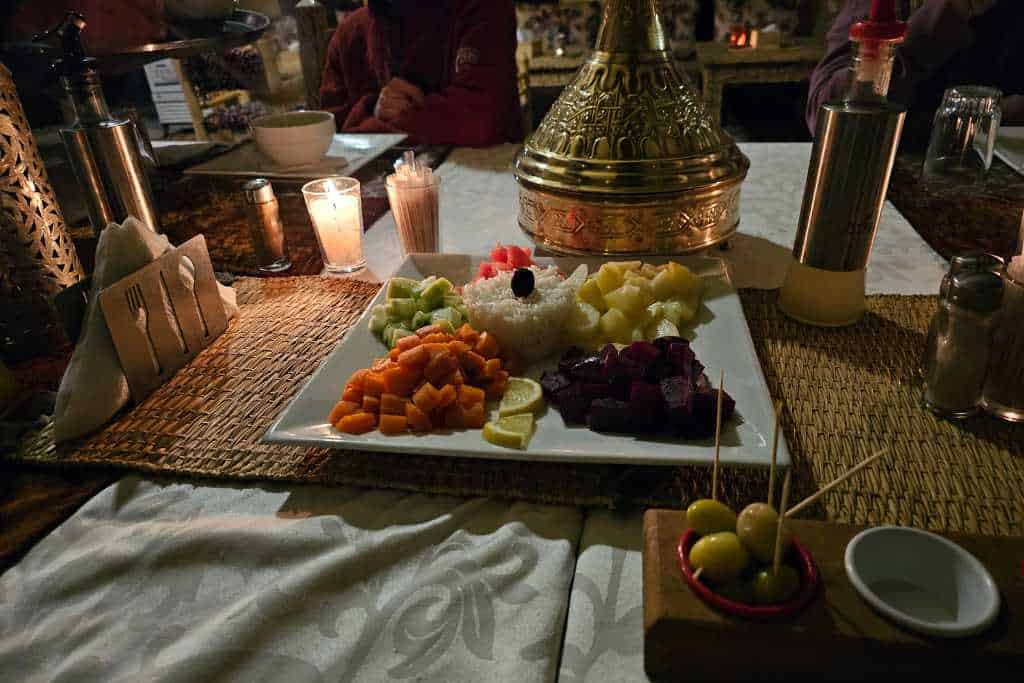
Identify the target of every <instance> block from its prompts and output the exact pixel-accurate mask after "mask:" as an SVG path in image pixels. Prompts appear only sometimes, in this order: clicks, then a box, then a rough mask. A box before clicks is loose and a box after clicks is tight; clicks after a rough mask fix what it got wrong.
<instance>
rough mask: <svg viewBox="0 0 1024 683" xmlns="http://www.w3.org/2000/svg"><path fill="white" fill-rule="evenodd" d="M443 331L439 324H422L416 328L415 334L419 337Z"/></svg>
mask: <svg viewBox="0 0 1024 683" xmlns="http://www.w3.org/2000/svg"><path fill="white" fill-rule="evenodd" d="M441 332H444V330H443V329H441V326H440V325H437V324H434V325H424V326H423V327H421V328H420V329H418V330H416V334H417V335H419V337H420V339H422V338H423V337H426V336H427V335H428V334H439V333H441Z"/></svg>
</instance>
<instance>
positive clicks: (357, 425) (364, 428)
mask: <svg viewBox="0 0 1024 683" xmlns="http://www.w3.org/2000/svg"><path fill="white" fill-rule="evenodd" d="M376 426H377V416H376V415H373V414H371V413H353V414H352V415H346V416H345V417H343V418H341V419H340V420H339V421H338V424H337V425H335V427H337V429H338V431H339V432H345V433H346V434H365V433H366V432H372V431H373V429H374V427H376Z"/></svg>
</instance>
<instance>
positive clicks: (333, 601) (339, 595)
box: [0, 144, 944, 683]
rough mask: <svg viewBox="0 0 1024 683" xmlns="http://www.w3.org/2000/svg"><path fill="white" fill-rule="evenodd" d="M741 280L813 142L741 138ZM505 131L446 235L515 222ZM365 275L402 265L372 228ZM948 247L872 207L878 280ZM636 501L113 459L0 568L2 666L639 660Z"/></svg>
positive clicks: (393, 244) (925, 262) (186, 668)
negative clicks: (11, 563) (299, 477)
mask: <svg viewBox="0 0 1024 683" xmlns="http://www.w3.org/2000/svg"><path fill="white" fill-rule="evenodd" d="M742 148H743V150H744V151H745V152H746V153H747V154H748V155H749V156H750V158H751V162H752V166H751V172H750V176H749V178H748V180H747V182H746V183H745V185H744V190H743V209H742V212H743V213H742V225H741V231H742V232H743V234H741V235H740V236H738V237H737V238H736V239H734V240H733V248H732V249H731V250H730V251H727V252H723V253H722V256H723V257H724V258H725V260H726V262H727V263H728V265H729V268H730V272H731V275H732V277H733V279H734V282H735V283H736V284H737V286H741V287H746V286H761V287H773V286H778V285H779V283H780V282H781V278H782V276H783V275H784V273H785V265H786V262H787V259H788V253H789V250H790V248H791V246H792V241H793V235H794V232H795V226H796V219H797V215H798V213H799V207H800V198H801V194H802V188H803V182H804V174H805V173H806V165H807V159H808V156H809V152H810V145H806V144H745V145H742ZM513 152H514V148H512V147H499V148H493V149H490V150H458V151H456V152H455V153H454V154H453V155H452V156H451V158H450V159H449V160H448V162H446V163H445V164H444V166H442V168H441V170H440V173H441V175H442V177H443V178H444V182H445V185H444V189H443V196H442V216H443V232H442V241H443V244H444V247H445V249H446V250H447V251H450V252H478V253H479V252H483V251H485V250H487V249H489V248H490V247H491V246H492V245H493V244H494V243H495V242H496V241H499V240H500V241H504V242H518V243H522V242H523V241H524V240H523V238H522V236H521V235H520V234H519V232H518V229H517V228H516V225H515V196H516V190H515V183H514V180H513V179H512V176H511V173H510V170H509V162H510V160H511V157H512V153H513ZM366 253H367V259H368V261H369V265H370V268H369V275H376V276H378V277H386V276H387V274H388V273H390V272H391V271H392V270H393V269H394V268H395V267H396V266H397V264H398V262H399V260H400V257H399V255H398V247H397V240H396V238H395V235H394V223H393V222H392V220H391V218H390V216H386V217H385V218H383V219H381V221H380V222H379V223H378V224H377V225H376V226H374V227H373V228H372V229H371V230H370V231H369V232H368V233H367V240H366ZM943 270H944V263H943V261H942V259H940V258H939V257H938V255H937V254H935V253H934V252H933V251H932V250H931V249H930V248H928V247H927V245H925V244H924V242H923V241H922V240H921V239H920V237H918V236H917V234H916V233H915V232H914V231H913V229H912V228H911V227H910V226H909V225H908V224H907V222H906V221H905V220H903V218H902V217H901V216H900V215H899V214H898V213H897V212H896V211H895V210H894V209H892V208H891V207H887V209H886V211H885V214H884V217H883V222H882V226H881V229H880V231H879V236H878V241H877V245H876V248H875V251H874V255H873V257H872V263H871V268H870V272H869V277H868V288H869V290H870V291H872V292H893V293H930V292H934V291H936V289H937V285H938V282H939V279H940V278H941V276H942V273H943ZM641 528H642V524H641V517H640V514H639V513H638V512H633V513H614V512H609V511H603V510H591V511H586V510H582V509H577V508H572V507H559V506H544V505H529V504H523V503H518V504H509V503H503V502H497V501H491V500H484V499H472V500H463V499H456V498H446V497H437V496H421V495H408V494H402V493H397V492H390V491H364V490H358V489H352V488H320V487H314V486H293V487H262V486H227V485H219V486H213V485H203V486H196V485H193V484H182V483H164V482H160V481H152V480H147V479H143V478H139V477H134V476H132V477H126V478H124V479H122V480H121V481H120V482H118V483H117V484H115V485H113V486H111V487H109V488H107V489H106V490H105V491H103V492H102V493H100V494H99V495H98V496H96V497H95V498H94V499H93V500H91V501H90V502H89V503H87V504H86V505H85V506H84V507H83V508H82V509H81V510H79V512H77V513H76V514H75V515H74V516H72V517H71V518H70V519H69V520H68V521H67V522H65V523H64V524H63V525H62V526H61V527H60V528H59V529H58V530H57V531H55V532H54V533H53V534H51V535H50V536H48V537H47V538H45V539H43V540H42V541H40V542H39V544H37V545H36V547H34V548H33V549H32V550H31V551H30V552H29V553H28V554H27V555H26V556H25V558H24V559H23V560H22V561H21V562H20V563H19V564H18V565H16V566H15V567H13V568H11V569H9V570H8V571H7V572H6V573H5V574H3V576H0V681H16V680H17V681H20V680H31V681H35V680H38V681H50V680H61V681H120V680H124V681H136V680H170V681H196V680H215V679H216V680H244V681H254V680H280V679H285V680H287V681H289V683H299V682H300V681H337V680H366V681H370V680H392V679H395V680H407V679H412V680H437V681H479V680H487V679H490V680H496V681H512V680H515V681H530V680H540V681H551V680H556V678H557V679H559V680H562V681H584V680H588V681H628V680H645V679H646V677H645V676H644V672H643V654H642V637H643V634H642V598H641V596H642V577H641V558H640V543H641Z"/></svg>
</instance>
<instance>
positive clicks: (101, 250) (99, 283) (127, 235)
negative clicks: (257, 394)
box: [53, 218, 238, 442]
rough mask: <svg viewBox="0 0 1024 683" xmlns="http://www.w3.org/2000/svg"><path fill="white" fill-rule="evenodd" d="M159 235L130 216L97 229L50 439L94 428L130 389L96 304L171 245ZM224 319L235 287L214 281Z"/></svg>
mask: <svg viewBox="0 0 1024 683" xmlns="http://www.w3.org/2000/svg"><path fill="white" fill-rule="evenodd" d="M172 248H173V247H172V246H171V244H170V242H168V241H167V238H166V237H164V236H163V235H158V234H157V233H155V232H153V231H152V230H151V229H149V228H148V227H146V226H145V225H144V224H143V223H141V222H139V221H137V220H136V219H134V218H129V219H128V220H126V221H125V222H124V223H123V224H121V225H118V224H117V223H111V224H110V225H108V226H107V228H106V229H105V230H104V231H103V232H101V233H100V239H99V243H98V244H97V246H96V268H95V269H94V272H93V275H92V291H91V292H90V294H89V305H88V308H87V309H86V314H85V321H84V323H83V324H82V332H81V334H80V335H79V338H78V345H77V346H76V347H75V351H74V354H73V355H72V356H71V363H70V364H69V365H68V369H67V370H66V371H65V372H64V377H63V378H62V379H61V381H60V389H58V390H57V405H56V409H55V410H54V416H53V423H54V424H53V429H54V438H55V439H56V440H57V441H58V442H60V441H66V440H68V439H74V438H77V437H80V436H84V435H86V434H89V433H91V432H94V431H96V430H97V429H99V428H100V427H102V426H103V425H105V424H106V423H107V422H109V421H110V419H111V418H113V417H114V415H116V414H117V412H118V411H119V410H121V408H123V407H124V406H125V405H126V404H127V403H128V399H129V398H130V397H131V394H130V392H129V390H128V380H127V379H126V378H125V375H124V371H123V370H122V369H121V363H120V361H119V360H118V358H117V350H116V349H115V348H114V342H113V340H112V339H111V337H110V331H109V330H108V329H107V323H106V320H104V318H103V311H102V310H101V309H100V305H99V293H100V291H101V290H102V289H103V288H104V287H108V286H110V285H112V284H114V283H115V282H117V281H118V280H120V279H121V278H123V277H127V276H128V275H131V274H132V273H134V272H135V271H137V270H138V269H139V268H142V267H143V266H145V265H147V264H149V263H152V262H153V261H154V260H156V259H157V258H159V257H160V256H162V255H163V253H164V252H165V251H167V250H168V249H172ZM218 287H219V288H220V299H221V301H222V302H223V304H224V311H225V313H227V316H228V319H231V318H233V317H235V316H236V315H237V314H238V304H237V303H236V300H235V290H233V289H231V288H230V287H224V286H222V285H218Z"/></svg>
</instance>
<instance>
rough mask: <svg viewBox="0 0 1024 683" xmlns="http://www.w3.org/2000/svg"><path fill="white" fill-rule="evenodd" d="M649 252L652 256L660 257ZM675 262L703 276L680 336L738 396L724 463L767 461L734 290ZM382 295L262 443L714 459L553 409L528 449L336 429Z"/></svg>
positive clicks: (470, 436)
mask: <svg viewBox="0 0 1024 683" xmlns="http://www.w3.org/2000/svg"><path fill="white" fill-rule="evenodd" d="M482 260H484V259H483V257H479V256H468V255H455V254H413V255H411V256H409V257H408V258H407V259H406V260H405V262H404V263H403V264H402V266H401V268H400V269H399V270H398V272H397V273H396V275H399V276H403V277H410V278H417V279H420V278H424V277H427V276H428V275H437V276H443V277H446V278H448V279H449V280H450V281H451V282H452V283H453V284H455V285H460V284H464V283H467V282H469V281H470V280H471V279H472V278H473V276H474V275H475V273H476V269H477V267H478V265H479V263H480V262H481V261H482ZM536 260H537V262H538V264H539V265H550V264H555V265H558V266H559V267H560V268H561V269H562V270H563V271H564V272H565V273H571V272H572V270H573V269H575V268H576V267H577V266H578V265H579V264H581V263H584V264H587V266H588V267H589V268H590V270H591V272H594V271H595V270H596V269H597V267H598V266H600V264H601V263H603V262H605V261H607V260H608V259H601V258H538V259H536ZM647 260H648V261H651V262H654V263H658V262H664V261H666V260H667V259H664V258H661V259H658V258H651V259H647ZM674 260H676V261H679V262H682V263H683V264H684V265H687V266H688V267H690V268H691V269H692V270H694V272H697V273H698V274H700V275H701V276H702V277H703V278H704V280H705V296H704V304H703V307H702V311H701V313H700V314H698V319H699V320H701V321H702V322H700V324H698V325H696V327H694V328H693V329H692V331H689V332H684V334H685V335H686V336H688V337H690V338H691V343H692V346H693V349H694V351H695V353H696V354H697V358H698V359H699V360H700V361H701V362H702V363H703V364H704V365H705V366H706V370H705V372H706V373H707V375H708V377H709V378H710V379H711V381H712V384H713V385H715V386H717V385H718V375H719V370H720V369H721V368H725V388H726V391H727V392H728V393H729V394H730V395H731V396H732V397H733V398H734V399H735V400H736V416H735V417H734V418H733V419H732V420H730V421H729V422H728V423H726V424H724V425H723V426H722V448H721V456H720V457H721V462H722V463H723V464H727V465H742V466H767V465H768V464H769V462H770V459H771V446H772V443H771V436H772V428H773V425H774V411H773V408H772V400H771V396H770V395H769V393H768V387H767V385H766V384H765V380H764V375H763V374H762V372H761V366H760V364H759V362H758V359H757V354H756V352H755V350H754V345H753V342H752V341H751V338H750V330H749V328H748V327H747V322H746V318H745V317H744V314H743V307H742V306H741V304H740V300H739V297H738V296H737V294H736V291H735V290H734V289H733V287H732V285H731V284H730V283H729V281H728V278H727V276H726V275H725V269H724V267H723V265H722V263H721V261H719V260H718V259H713V258H703V257H684V258H676V259H674ZM385 296H386V287H382V288H381V290H380V292H379V293H378V294H377V296H376V297H375V298H374V300H373V301H372V302H371V303H370V305H369V306H368V307H367V311H366V312H365V313H364V314H363V317H362V318H360V320H359V322H357V323H356V324H355V326H353V328H352V329H351V330H350V331H349V332H348V334H347V335H346V336H345V338H344V339H343V340H342V341H341V342H340V343H339V344H338V346H337V347H336V348H335V349H334V350H333V351H332V352H331V353H330V354H329V355H328V356H327V358H326V359H325V360H324V362H323V364H321V366H320V368H319V369H318V370H317V371H316V372H315V373H314V374H313V376H312V377H311V378H310V380H309V382H308V383H307V384H306V385H305V386H304V387H303V388H302V390H301V391H300V392H299V393H298V394H297V395H296V396H295V398H294V399H293V400H292V401H291V403H289V405H288V407H287V408H285V410H284V412H283V413H282V414H281V415H280V416H279V417H278V419H277V421H276V422H275V423H274V424H273V425H272V426H271V427H270V429H269V430H268V431H267V432H266V434H265V435H264V437H263V440H264V441H265V442H269V443H277V444H288V445H293V446H316V447H328V448H338V449H350V450H357V451H387V452H391V453H402V454H407V455H408V456H409V457H410V459H411V461H410V466H412V467H415V466H416V464H415V459H416V457H417V456H418V455H421V454H430V455H447V456H456V457H472V458H491V459H514V460H527V461H541V460H545V461H563V462H577V463H616V464H623V465H692V464H705V465H706V464H710V463H712V462H713V460H714V443H713V439H706V440H700V441H685V440H681V439H676V438H671V437H668V436H657V437H638V436H631V435H619V434H603V433H597V432H592V431H590V430H588V429H587V428H585V427H571V428H570V427H566V426H565V423H564V422H563V421H562V417H561V415H560V414H559V413H558V411H557V410H556V409H555V408H553V407H547V408H546V409H545V410H544V411H543V412H542V413H541V414H540V415H539V416H538V420H537V427H536V430H535V433H534V435H533V438H532V439H531V440H530V443H529V446H528V447H527V448H526V449H525V450H514V449H508V448H502V447H499V446H495V445H492V444H490V443H487V442H486V441H484V440H483V438H482V437H481V435H480V431H479V430H465V431H448V432H436V433H431V434H425V435H414V434H405V435H397V436H386V435H383V434H381V433H380V432H371V433H369V434H363V435H350V434H342V433H339V432H337V431H336V430H335V429H334V428H333V427H332V426H331V425H330V424H329V423H328V422H327V415H328V413H329V412H330V410H331V408H332V407H333V406H334V404H335V403H336V402H337V401H338V400H339V398H340V396H341V392H342V390H343V388H344V386H345V382H346V381H347V380H348V377H349V376H350V375H351V374H352V373H353V372H355V371H356V370H358V369H360V368H364V367H367V366H369V365H370V363H372V362H373V360H374V359H375V358H378V357H380V356H383V355H385V354H386V353H387V348H386V347H385V346H384V344H383V343H382V342H381V341H380V340H378V339H377V338H376V337H374V335H373V334H372V333H371V332H370V331H369V329H368V327H367V321H368V318H369V311H370V309H372V308H373V306H374V305H376V304H378V303H381V302H383V300H384V298H385ZM556 363H557V357H555V358H551V359H549V360H546V361H543V362H540V363H535V364H534V365H532V366H530V368H529V370H528V372H527V373H526V374H527V376H530V377H533V378H539V377H540V374H541V372H543V371H544V370H547V369H552V368H553V367H554V366H555V365H556ZM494 412H495V413H496V412H497V411H494ZM340 457H343V456H340ZM778 464H779V465H780V466H783V467H786V466H788V465H789V450H788V448H787V447H786V443H785V439H784V438H780V440H779V453H778Z"/></svg>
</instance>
